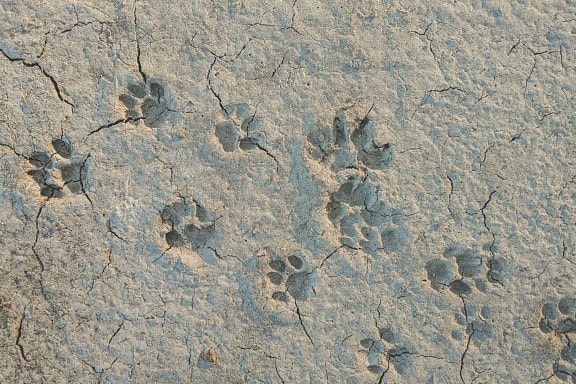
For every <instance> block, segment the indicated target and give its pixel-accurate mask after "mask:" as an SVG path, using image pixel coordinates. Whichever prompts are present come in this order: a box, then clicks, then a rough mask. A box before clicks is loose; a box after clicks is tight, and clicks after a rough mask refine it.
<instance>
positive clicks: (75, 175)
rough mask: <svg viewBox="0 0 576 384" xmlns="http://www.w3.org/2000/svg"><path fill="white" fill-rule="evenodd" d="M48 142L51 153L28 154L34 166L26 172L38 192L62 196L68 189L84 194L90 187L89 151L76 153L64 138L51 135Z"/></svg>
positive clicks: (91, 183)
mask: <svg viewBox="0 0 576 384" xmlns="http://www.w3.org/2000/svg"><path fill="white" fill-rule="evenodd" d="M51 144H52V148H53V149H54V153H53V154H50V153H48V152H41V151H38V152H34V153H32V155H30V156H29V157H28V161H29V162H30V164H32V166H33V167H34V169H32V170H30V171H28V172H27V174H28V175H29V176H31V177H32V179H33V180H34V181H35V182H36V183H38V185H39V186H40V194H41V195H42V196H46V197H49V198H52V197H56V198H62V197H64V196H65V190H68V191H70V192H71V193H73V194H75V195H80V194H84V195H86V193H87V192H88V191H90V190H91V189H92V186H93V180H92V166H93V164H92V162H91V157H90V154H88V155H87V156H80V155H78V154H76V152H75V151H74V149H73V147H72V143H71V141H70V140H69V139H68V138H66V137H60V138H54V139H53V140H52V143H51ZM86 196H88V195H86Z"/></svg>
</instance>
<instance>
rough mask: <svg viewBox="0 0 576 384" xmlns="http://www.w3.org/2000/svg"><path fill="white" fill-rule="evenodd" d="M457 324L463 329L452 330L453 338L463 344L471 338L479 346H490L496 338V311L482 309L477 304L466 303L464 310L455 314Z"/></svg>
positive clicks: (486, 307) (488, 308)
mask: <svg viewBox="0 0 576 384" xmlns="http://www.w3.org/2000/svg"><path fill="white" fill-rule="evenodd" d="M455 320H456V323H457V324H458V325H459V326H460V327H462V328H460V327H455V328H454V329H453V330H452V334H451V336H452V338H453V339H454V340H456V341H458V342H462V341H465V340H467V339H468V338H470V340H471V341H472V342H473V343H474V344H475V345H477V346H482V345H485V346H489V345H490V343H491V342H492V340H493V338H494V337H495V336H496V326H495V320H494V311H493V309H492V307H490V306H488V305H485V306H482V307H481V308H480V309H479V308H478V306H477V305H476V304H473V303H466V304H465V305H464V306H463V307H462V310H461V311H460V312H458V313H456V314H455Z"/></svg>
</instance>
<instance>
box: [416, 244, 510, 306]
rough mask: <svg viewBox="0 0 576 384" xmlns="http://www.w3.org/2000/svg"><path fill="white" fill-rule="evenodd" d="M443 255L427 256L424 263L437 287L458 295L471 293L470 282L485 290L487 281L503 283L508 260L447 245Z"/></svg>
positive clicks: (429, 277) (437, 289)
mask: <svg viewBox="0 0 576 384" xmlns="http://www.w3.org/2000/svg"><path fill="white" fill-rule="evenodd" d="M444 257H445V259H434V260H430V261H429V262H428V263H426V266H425V269H426V274H427V277H428V281H429V282H430V286H431V287H432V288H433V289H434V290H436V291H441V290H443V289H445V288H448V289H449V290H450V292H452V293H453V294H455V295H457V296H461V297H462V296H467V295H470V294H472V292H473V286H476V288H478V289H479V290H481V291H486V289H487V286H486V281H488V282H490V283H493V284H503V282H504V281H505V280H506V279H507V278H508V275H509V273H510V264H509V263H508V262H507V261H506V260H505V259H504V258H501V257H494V258H492V259H490V260H488V261H487V260H486V257H485V256H484V255H483V254H482V253H480V252H478V251H477V250H474V249H472V248H463V247H460V246H459V245H455V246H450V247H447V248H446V249H445V250H444ZM451 259H454V262H455V264H456V268H454V267H455V266H454V263H453V262H452V261H451ZM483 276H486V278H484V277H483Z"/></svg>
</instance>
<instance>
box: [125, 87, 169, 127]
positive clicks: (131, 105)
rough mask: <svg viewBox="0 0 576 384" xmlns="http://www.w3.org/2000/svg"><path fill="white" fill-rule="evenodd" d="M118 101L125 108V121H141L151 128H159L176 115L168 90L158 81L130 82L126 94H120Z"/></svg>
mask: <svg viewBox="0 0 576 384" xmlns="http://www.w3.org/2000/svg"><path fill="white" fill-rule="evenodd" d="M119 100H120V102H121V103H122V104H123V105H124V107H126V113H125V118H126V120H127V121H131V122H136V121H139V120H142V121H144V124H145V125H146V126H148V127H151V128H159V127H161V126H162V125H163V124H164V122H165V121H169V120H173V118H174V117H175V115H176V113H177V112H176V111H175V109H174V105H173V101H172V98H171V97H170V93H169V92H168V88H167V87H166V86H165V85H163V84H162V81H160V80H149V81H147V82H145V83H141V82H136V81H131V82H129V83H128V86H127V93H123V94H121V95H120V97H119Z"/></svg>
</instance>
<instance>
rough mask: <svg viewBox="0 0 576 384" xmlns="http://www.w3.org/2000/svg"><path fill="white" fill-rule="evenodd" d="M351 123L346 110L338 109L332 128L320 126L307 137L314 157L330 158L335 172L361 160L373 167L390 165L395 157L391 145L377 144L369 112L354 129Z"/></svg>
mask: <svg viewBox="0 0 576 384" xmlns="http://www.w3.org/2000/svg"><path fill="white" fill-rule="evenodd" d="M349 125H350V124H349V121H348V119H347V118H346V115H345V113H344V109H342V108H340V109H338V110H337V111H336V116H335V117H334V120H333V122H332V127H331V129H330V128H320V129H319V130H318V131H316V132H313V133H312V134H311V135H310V136H309V137H308V141H309V142H310V144H311V149H310V154H311V156H312V157H313V158H314V159H316V160H321V161H327V160H329V159H330V160H331V161H332V170H333V171H335V172H337V171H340V170H343V169H346V168H351V167H355V166H356V164H358V163H359V164H362V165H364V166H365V167H367V168H370V169H378V170H384V169H387V168H390V167H391V166H392V162H393V158H394V152H393V148H392V145H391V144H390V143H382V144H380V143H378V141H377V140H376V137H375V136H376V135H375V129H374V125H373V122H372V118H371V117H370V116H369V115H366V116H365V117H364V118H363V119H362V120H360V121H359V122H357V124H356V126H355V128H354V129H353V130H352V131H351V129H350V126H349Z"/></svg>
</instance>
